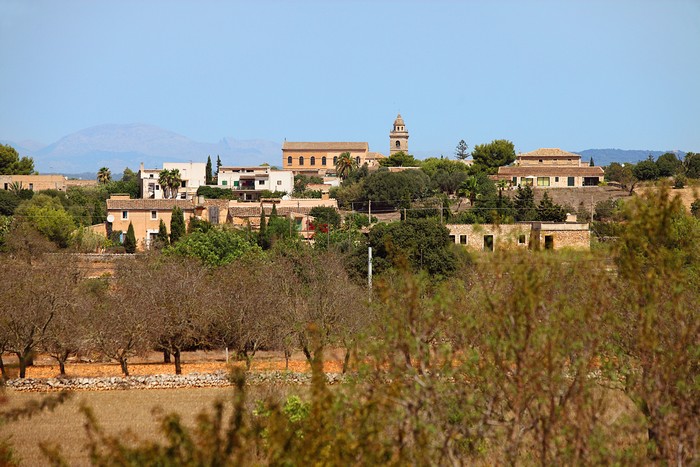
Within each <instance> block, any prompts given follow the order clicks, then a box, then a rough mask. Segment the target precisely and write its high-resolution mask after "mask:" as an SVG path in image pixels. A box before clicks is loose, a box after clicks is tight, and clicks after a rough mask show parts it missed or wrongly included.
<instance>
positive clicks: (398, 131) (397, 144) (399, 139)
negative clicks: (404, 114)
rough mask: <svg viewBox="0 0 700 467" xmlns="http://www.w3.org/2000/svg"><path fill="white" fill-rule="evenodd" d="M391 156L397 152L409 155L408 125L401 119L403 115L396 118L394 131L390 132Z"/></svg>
mask: <svg viewBox="0 0 700 467" xmlns="http://www.w3.org/2000/svg"><path fill="white" fill-rule="evenodd" d="M389 144H390V147H389V155H392V154H395V153H397V152H405V153H406V154H408V131H406V125H405V124H404V122H403V118H401V114H398V115H397V116H396V120H394V129H393V130H392V131H391V132H389Z"/></svg>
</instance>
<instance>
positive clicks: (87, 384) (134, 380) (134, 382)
mask: <svg viewBox="0 0 700 467" xmlns="http://www.w3.org/2000/svg"><path fill="white" fill-rule="evenodd" d="M228 376H229V375H228V373H226V372H224V371H219V372H216V373H191V374H188V375H149V376H127V377H116V376H112V377H104V378H17V379H11V380H8V381H6V382H5V386H6V388H8V389H10V390H13V391H24V392H50V391H113V390H124V389H176V388H210V387H223V386H231V382H230V381H229V378H228ZM326 380H327V383H328V384H336V383H341V382H343V381H344V380H345V377H344V375H342V374H338V373H327V374H326ZM246 383H247V384H249V385H258V384H273V385H289V384H292V385H294V384H309V383H311V374H310V373H292V372H285V371H269V372H263V373H247V374H246Z"/></svg>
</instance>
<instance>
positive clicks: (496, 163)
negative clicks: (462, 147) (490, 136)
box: [472, 139, 515, 172]
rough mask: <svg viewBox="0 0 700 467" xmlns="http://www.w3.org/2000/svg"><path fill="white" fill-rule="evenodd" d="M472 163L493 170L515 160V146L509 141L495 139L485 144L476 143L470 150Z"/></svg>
mask: <svg viewBox="0 0 700 467" xmlns="http://www.w3.org/2000/svg"><path fill="white" fill-rule="evenodd" d="M472 158H473V159H474V164H475V165H479V166H481V167H484V168H486V169H487V170H488V171H489V172H495V171H496V169H497V168H498V167H501V166H504V165H509V164H511V163H513V162H514V161H515V146H514V145H513V143H512V142H511V141H508V140H505V139H496V140H493V141H491V142H490V143H487V144H477V145H476V146H474V151H472Z"/></svg>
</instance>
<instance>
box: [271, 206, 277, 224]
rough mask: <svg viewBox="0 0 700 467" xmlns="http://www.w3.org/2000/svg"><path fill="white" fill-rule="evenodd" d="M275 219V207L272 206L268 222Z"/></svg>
mask: <svg viewBox="0 0 700 467" xmlns="http://www.w3.org/2000/svg"><path fill="white" fill-rule="evenodd" d="M276 218H277V205H276V204H273V205H272V211H270V220H272V219H276Z"/></svg>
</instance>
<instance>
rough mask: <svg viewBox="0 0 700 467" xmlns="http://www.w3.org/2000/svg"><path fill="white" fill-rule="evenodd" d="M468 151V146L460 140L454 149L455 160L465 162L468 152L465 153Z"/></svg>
mask: <svg viewBox="0 0 700 467" xmlns="http://www.w3.org/2000/svg"><path fill="white" fill-rule="evenodd" d="M467 149H469V146H467V143H466V142H465V141H464V140H463V139H462V140H460V141H459V143H457V147H456V148H455V158H457V159H458V160H461V161H463V160H465V159H467V158H468V157H469V152H468V151H467Z"/></svg>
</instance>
